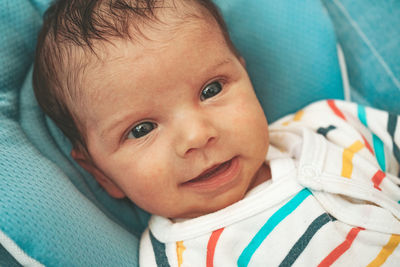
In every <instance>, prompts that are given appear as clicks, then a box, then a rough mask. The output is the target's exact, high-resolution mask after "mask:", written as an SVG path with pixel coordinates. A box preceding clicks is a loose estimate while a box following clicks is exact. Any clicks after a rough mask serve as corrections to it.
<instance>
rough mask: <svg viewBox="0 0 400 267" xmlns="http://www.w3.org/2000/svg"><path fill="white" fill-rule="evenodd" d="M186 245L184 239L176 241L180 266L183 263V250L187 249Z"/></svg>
mask: <svg viewBox="0 0 400 267" xmlns="http://www.w3.org/2000/svg"><path fill="white" fill-rule="evenodd" d="M185 249H186V248H185V246H184V245H183V241H178V242H176V254H177V255H178V266H179V267H181V265H182V263H183V257H182V255H183V252H184V251H185Z"/></svg>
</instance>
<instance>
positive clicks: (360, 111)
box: [358, 105, 368, 127]
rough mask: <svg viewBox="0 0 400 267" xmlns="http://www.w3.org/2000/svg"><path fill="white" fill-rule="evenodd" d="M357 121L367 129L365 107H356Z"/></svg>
mask: <svg viewBox="0 0 400 267" xmlns="http://www.w3.org/2000/svg"><path fill="white" fill-rule="evenodd" d="M358 119H359V120H360V121H361V122H362V124H364V125H365V126H366V127H368V124H367V114H366V112H365V107H364V106H361V105H358Z"/></svg>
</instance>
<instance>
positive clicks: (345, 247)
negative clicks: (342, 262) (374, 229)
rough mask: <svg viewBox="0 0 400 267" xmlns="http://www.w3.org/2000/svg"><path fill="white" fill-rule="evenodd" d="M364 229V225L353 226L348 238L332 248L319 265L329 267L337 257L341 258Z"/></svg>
mask: <svg viewBox="0 0 400 267" xmlns="http://www.w3.org/2000/svg"><path fill="white" fill-rule="evenodd" d="M361 230H364V228H362V227H357V228H352V229H351V230H350V232H349V233H348V234H347V236H346V240H345V241H343V243H342V244H340V245H339V246H337V247H336V248H335V249H334V250H332V252H331V253H329V255H328V256H327V257H326V258H325V259H324V260H323V261H322V262H321V263H320V264H319V265H318V267H327V266H331V264H332V263H334V262H335V261H336V260H337V259H339V258H340V256H342V255H343V253H345V252H346V250H348V249H349V248H350V247H351V244H352V243H353V241H354V239H356V237H357V235H358V233H359V232H360V231H361Z"/></svg>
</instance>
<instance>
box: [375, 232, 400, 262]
mask: <svg viewBox="0 0 400 267" xmlns="http://www.w3.org/2000/svg"><path fill="white" fill-rule="evenodd" d="M399 243H400V235H392V236H391V237H390V239H389V241H388V242H387V244H386V245H385V246H384V247H383V248H382V249H381V251H380V252H379V254H378V256H376V258H375V259H374V260H373V261H372V262H371V263H370V264H368V265H367V267H378V266H381V265H382V264H384V263H385V261H386V260H387V258H389V256H390V255H391V254H392V253H393V251H394V250H395V249H396V247H397V246H398V245H399Z"/></svg>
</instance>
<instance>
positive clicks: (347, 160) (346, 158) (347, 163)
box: [342, 140, 364, 178]
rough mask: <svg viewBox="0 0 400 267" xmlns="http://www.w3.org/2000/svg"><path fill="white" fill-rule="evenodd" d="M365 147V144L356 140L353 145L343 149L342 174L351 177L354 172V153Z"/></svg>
mask: <svg viewBox="0 0 400 267" xmlns="http://www.w3.org/2000/svg"><path fill="white" fill-rule="evenodd" d="M362 148H364V144H363V143H361V141H359V140H357V141H355V142H354V143H353V144H352V145H351V146H349V147H348V148H345V149H344V150H343V160H342V161H343V162H342V176H343V177H346V178H350V177H351V174H352V173H353V157H354V154H355V153H357V152H358V151H360V150H361V149H362Z"/></svg>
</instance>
